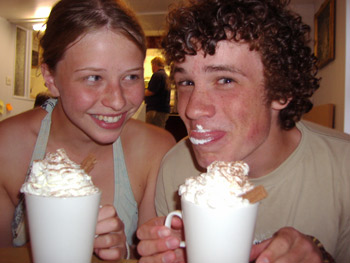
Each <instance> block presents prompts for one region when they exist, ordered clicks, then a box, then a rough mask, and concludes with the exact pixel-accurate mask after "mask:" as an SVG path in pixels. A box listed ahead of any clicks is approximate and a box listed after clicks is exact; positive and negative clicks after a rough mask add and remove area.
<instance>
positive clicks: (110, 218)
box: [94, 205, 127, 260]
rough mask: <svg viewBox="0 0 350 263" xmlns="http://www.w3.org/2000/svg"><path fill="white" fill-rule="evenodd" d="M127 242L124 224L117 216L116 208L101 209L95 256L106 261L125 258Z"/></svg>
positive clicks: (106, 206)
mask: <svg viewBox="0 0 350 263" xmlns="http://www.w3.org/2000/svg"><path fill="white" fill-rule="evenodd" d="M125 242H126V237H125V233H124V224H123V222H122V221H121V220H120V218H119V217H118V216H117V212H116V211H115V208H114V207H113V206H112V205H105V206H103V207H102V208H100V211H99V214H98V219H97V226H96V238H95V242H94V252H95V254H96V255H97V256H98V257H100V258H101V259H104V260H119V259H122V258H125V256H126V253H127V250H126V243H125Z"/></svg>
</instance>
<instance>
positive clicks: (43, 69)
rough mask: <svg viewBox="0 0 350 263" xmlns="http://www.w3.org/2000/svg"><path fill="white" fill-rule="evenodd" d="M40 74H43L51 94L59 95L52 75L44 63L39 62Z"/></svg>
mask: <svg viewBox="0 0 350 263" xmlns="http://www.w3.org/2000/svg"><path fill="white" fill-rule="evenodd" d="M41 74H43V78H44V80H45V86H46V87H47V88H48V90H49V91H50V93H51V94H52V96H54V97H59V96H60V92H59V90H58V88H57V87H56V84H55V78H54V75H53V73H52V72H51V70H50V69H49V67H48V66H47V64H45V63H43V64H41Z"/></svg>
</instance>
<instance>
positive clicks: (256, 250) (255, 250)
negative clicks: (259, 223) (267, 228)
mask: <svg viewBox="0 0 350 263" xmlns="http://www.w3.org/2000/svg"><path fill="white" fill-rule="evenodd" d="M271 241H272V239H271V238H270V239H266V240H264V241H263V242H261V243H259V244H257V245H253V247H252V250H251V251H250V258H249V261H254V260H256V259H257V258H258V257H259V255H260V254H261V253H262V252H263V251H264V250H265V248H267V247H268V246H269V245H270V243H271Z"/></svg>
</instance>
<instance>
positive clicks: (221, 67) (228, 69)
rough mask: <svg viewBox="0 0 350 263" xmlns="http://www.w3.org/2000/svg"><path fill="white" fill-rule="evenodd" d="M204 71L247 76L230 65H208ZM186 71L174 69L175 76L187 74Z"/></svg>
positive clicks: (179, 68) (180, 68) (178, 68)
mask: <svg viewBox="0 0 350 263" xmlns="http://www.w3.org/2000/svg"><path fill="white" fill-rule="evenodd" d="M204 71H205V72H220V71H223V72H225V71H226V72H231V73H238V74H241V75H243V76H245V75H246V74H245V73H244V72H243V71H241V70H240V69H238V68H237V67H234V66H230V65H208V66H205V67H204ZM185 72H186V70H185V69H184V68H182V67H176V66H175V67H174V69H173V74H175V73H185Z"/></svg>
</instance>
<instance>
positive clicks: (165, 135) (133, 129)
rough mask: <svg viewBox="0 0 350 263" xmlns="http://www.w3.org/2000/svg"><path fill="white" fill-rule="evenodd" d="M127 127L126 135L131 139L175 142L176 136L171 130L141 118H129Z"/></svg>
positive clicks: (150, 141) (151, 141) (151, 142)
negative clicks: (143, 120)
mask: <svg viewBox="0 0 350 263" xmlns="http://www.w3.org/2000/svg"><path fill="white" fill-rule="evenodd" d="M125 128H126V130H125V132H126V135H127V136H128V137H130V139H132V138H134V139H138V140H147V141H148V142H149V143H150V144H153V143H154V142H163V143H167V142H168V143H170V144H175V139H174V136H173V135H172V134H171V133H170V132H169V131H167V130H165V129H162V128H160V127H157V126H155V125H151V124H148V123H145V122H142V121H140V120H135V119H131V120H129V121H128V123H127V124H126V127H125Z"/></svg>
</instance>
